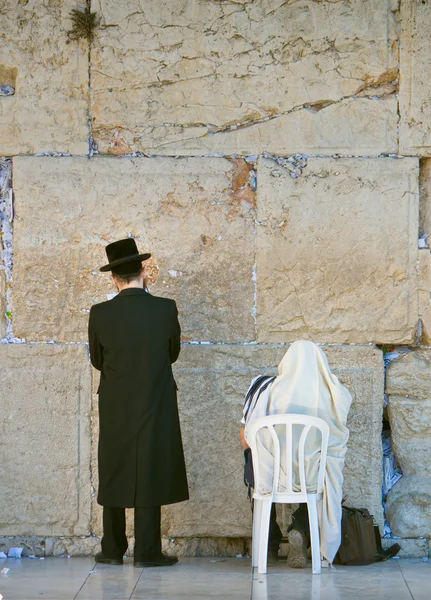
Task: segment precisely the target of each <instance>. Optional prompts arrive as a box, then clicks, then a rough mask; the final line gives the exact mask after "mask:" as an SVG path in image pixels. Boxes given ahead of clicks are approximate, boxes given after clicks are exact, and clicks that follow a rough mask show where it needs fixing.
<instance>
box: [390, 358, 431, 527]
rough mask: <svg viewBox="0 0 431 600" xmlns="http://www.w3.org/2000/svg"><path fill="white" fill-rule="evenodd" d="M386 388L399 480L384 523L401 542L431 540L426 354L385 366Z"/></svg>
mask: <svg viewBox="0 0 431 600" xmlns="http://www.w3.org/2000/svg"><path fill="white" fill-rule="evenodd" d="M386 388H387V392H388V394H389V404H388V407H389V420H390V423H391V430H392V443H393V447H394V452H395V455H396V457H397V459H398V461H399V463H400V466H401V468H402V470H403V474H404V476H403V478H402V479H401V480H400V481H399V482H398V483H397V484H396V485H395V486H394V488H393V489H392V490H391V491H390V493H389V494H388V503H387V514H388V520H389V523H390V525H391V528H392V531H393V532H394V534H395V535H399V536H400V537H405V538H414V537H422V536H424V537H431V510H429V507H430V504H431V466H430V456H431V350H417V351H415V352H410V353H409V354H407V355H406V356H403V357H402V358H400V359H398V360H396V361H394V362H392V363H390V365H389V367H388V369H387V379H386Z"/></svg>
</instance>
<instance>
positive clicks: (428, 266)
mask: <svg viewBox="0 0 431 600" xmlns="http://www.w3.org/2000/svg"><path fill="white" fill-rule="evenodd" d="M430 300H431V252H430V251H429V250H428V248H424V249H423V250H420V251H419V315H421V316H422V315H423V313H424V312H425V311H426V310H427V308H428V307H429V305H430Z"/></svg>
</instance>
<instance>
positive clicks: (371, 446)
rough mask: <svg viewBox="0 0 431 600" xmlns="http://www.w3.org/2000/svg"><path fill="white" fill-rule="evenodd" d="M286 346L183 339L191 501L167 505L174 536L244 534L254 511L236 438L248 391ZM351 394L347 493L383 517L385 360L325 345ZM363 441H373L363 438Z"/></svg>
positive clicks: (181, 372) (168, 532)
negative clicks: (204, 343) (187, 342)
mask: <svg viewBox="0 0 431 600" xmlns="http://www.w3.org/2000/svg"><path fill="white" fill-rule="evenodd" d="M286 349H287V348H286V347H283V346H266V347H258V346H248V347H247V346H245V347H244V346H228V345H227V346H224V345H219V346H202V345H201V346H194V345H188V346H185V347H184V348H183V350H182V353H181V355H180V360H179V362H178V363H177V365H176V366H175V376H176V379H177V381H178V385H179V405H180V413H181V414H180V417H181V425H182V432H183V441H184V449H185V454H186V463H187V470H188V477H189V484H190V501H189V502H184V503H181V504H177V505H172V506H169V507H165V508H164V513H163V526H162V531H163V534H164V535H165V536H172V537H174V538H176V537H189V536H190V537H201V536H202V537H214V536H222V537H224V536H227V537H243V536H250V534H251V512H250V506H249V503H248V501H247V498H246V489H245V487H244V485H243V481H242V476H243V473H242V469H243V458H242V451H241V448H240V445H239V441H238V429H239V421H240V418H241V412H242V403H243V397H244V394H245V392H246V390H247V388H248V386H249V384H250V381H251V379H252V378H253V377H254V376H255V375H256V374H259V373H275V372H276V366H277V365H278V363H279V361H280V360H281V358H282V357H283V355H284V353H285V351H286ZM324 350H325V352H326V354H327V356H328V360H329V362H330V364H331V366H332V368H333V369H334V372H335V373H336V374H337V375H338V376H339V377H340V379H341V380H342V381H343V382H344V383H345V384H346V385H347V387H348V388H349V390H350V391H351V393H352V397H353V404H352V410H351V413H350V415H349V420H348V427H349V429H350V440H349V449H348V453H347V457H346V466H345V485H344V492H345V495H346V496H347V498H348V501H349V503H350V504H351V505H354V506H360V507H362V506H366V507H367V508H369V509H370V511H371V512H373V513H374V515H375V516H376V519H377V521H378V522H379V524H382V507H381V439H380V432H381V420H382V398H383V362H382V354H381V352H380V350H377V349H374V348H372V347H360V346H356V347H348V346H346V347H339V346H328V347H324ZM364 440H366V441H367V443H366V444H365V443H364Z"/></svg>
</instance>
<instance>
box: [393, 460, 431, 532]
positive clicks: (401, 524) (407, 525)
mask: <svg viewBox="0 0 431 600" xmlns="http://www.w3.org/2000/svg"><path fill="white" fill-rule="evenodd" d="M429 456H430V455H429V454H428V460H429ZM387 515H388V520H389V523H390V525H391V528H392V532H393V533H394V535H398V536H400V537H403V538H418V537H425V538H431V476H430V474H429V473H428V474H427V475H425V476H424V475H408V476H407V477H403V478H402V479H400V481H399V482H398V483H397V484H396V485H395V486H394V487H393V488H392V490H391V491H390V492H389V494H388V500H387Z"/></svg>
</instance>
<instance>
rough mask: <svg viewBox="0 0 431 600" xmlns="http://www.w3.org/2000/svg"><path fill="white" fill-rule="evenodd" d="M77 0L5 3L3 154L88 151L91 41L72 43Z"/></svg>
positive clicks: (0, 36) (0, 104)
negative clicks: (6, 93) (8, 89)
mask: <svg viewBox="0 0 431 600" xmlns="http://www.w3.org/2000/svg"><path fill="white" fill-rule="evenodd" d="M76 8H80V7H77V3H76V2H75V1H74V0H56V1H55V2H17V1H16V0H3V2H2V5H1V7H0V46H1V48H2V53H1V57H0V86H4V85H9V86H12V87H13V88H14V90H15V93H14V94H13V95H11V96H0V155H2V154H3V155H6V156H7V155H9V156H11V155H15V154H33V153H37V152H65V153H72V154H84V153H86V152H88V136H89V133H88V126H87V121H88V117H87V94H88V59H87V45H86V43H85V42H72V43H70V44H69V45H68V35H67V31H68V30H70V28H71V21H70V16H69V15H70V11H71V10H72V9H76Z"/></svg>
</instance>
